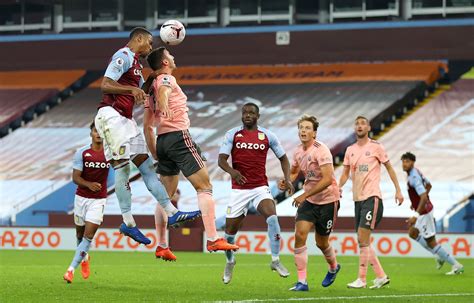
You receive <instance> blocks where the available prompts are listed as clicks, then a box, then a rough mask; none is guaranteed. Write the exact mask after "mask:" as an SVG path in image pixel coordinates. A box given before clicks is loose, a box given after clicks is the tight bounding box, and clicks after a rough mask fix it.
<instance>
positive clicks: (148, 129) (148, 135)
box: [143, 105, 158, 160]
mask: <svg viewBox="0 0 474 303" xmlns="http://www.w3.org/2000/svg"><path fill="white" fill-rule="evenodd" d="M153 122H154V113H153V110H152V109H151V108H150V107H149V106H147V105H145V112H144V116H143V134H144V135H145V142H146V145H147V146H148V150H149V151H150V153H151V155H152V156H153V159H155V160H158V155H157V154H156V136H155V130H154V127H153V126H154V123H153Z"/></svg>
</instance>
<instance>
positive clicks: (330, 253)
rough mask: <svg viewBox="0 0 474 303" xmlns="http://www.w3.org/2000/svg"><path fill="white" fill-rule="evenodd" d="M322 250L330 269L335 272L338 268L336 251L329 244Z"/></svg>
mask: <svg viewBox="0 0 474 303" xmlns="http://www.w3.org/2000/svg"><path fill="white" fill-rule="evenodd" d="M321 251H322V252H323V255H324V258H325V259H326V262H327V263H328V264H329V271H331V272H335V271H336V268H337V260H336V252H335V251H334V248H333V247H332V246H331V245H329V247H328V248H326V249H325V250H321Z"/></svg>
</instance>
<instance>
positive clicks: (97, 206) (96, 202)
mask: <svg viewBox="0 0 474 303" xmlns="http://www.w3.org/2000/svg"><path fill="white" fill-rule="evenodd" d="M106 200H107V199H106V198H104V199H89V198H84V197H81V196H78V195H76V196H75V198H74V223H75V224H76V225H78V226H84V225H85V224H86V221H87V222H91V223H94V224H97V225H100V224H102V221H103V219H104V208H105V203H106Z"/></svg>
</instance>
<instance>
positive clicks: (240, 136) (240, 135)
mask: <svg viewBox="0 0 474 303" xmlns="http://www.w3.org/2000/svg"><path fill="white" fill-rule="evenodd" d="M236 137H237V138H243V137H244V135H242V134H237V136H236Z"/></svg>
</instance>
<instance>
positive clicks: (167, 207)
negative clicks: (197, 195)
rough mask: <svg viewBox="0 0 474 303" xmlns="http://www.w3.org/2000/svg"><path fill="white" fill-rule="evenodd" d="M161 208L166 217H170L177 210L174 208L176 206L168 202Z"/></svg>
mask: <svg viewBox="0 0 474 303" xmlns="http://www.w3.org/2000/svg"><path fill="white" fill-rule="evenodd" d="M163 209H164V210H165V212H166V215H167V216H168V217H171V216H173V215H174V214H175V213H177V212H178V210H177V209H176V207H174V205H173V204H171V203H168V204H167V205H165V207H163Z"/></svg>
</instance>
